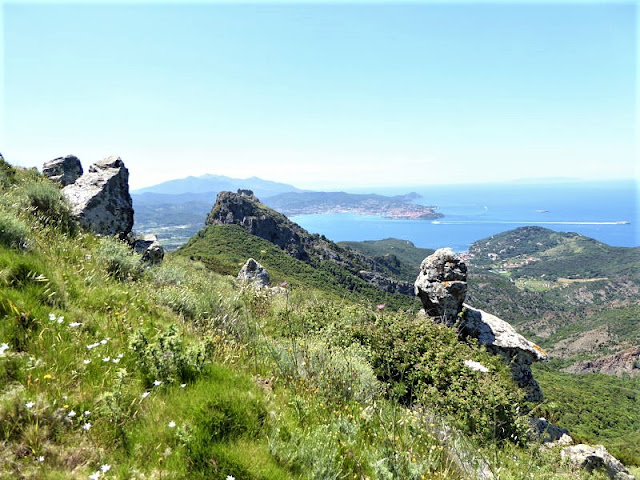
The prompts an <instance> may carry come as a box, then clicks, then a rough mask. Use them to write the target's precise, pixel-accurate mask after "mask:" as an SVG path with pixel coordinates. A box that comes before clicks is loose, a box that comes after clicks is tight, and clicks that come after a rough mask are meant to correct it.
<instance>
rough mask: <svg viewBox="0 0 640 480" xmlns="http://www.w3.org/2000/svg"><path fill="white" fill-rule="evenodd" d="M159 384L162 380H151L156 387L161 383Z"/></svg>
mask: <svg viewBox="0 0 640 480" xmlns="http://www.w3.org/2000/svg"><path fill="white" fill-rule="evenodd" d="M161 384H162V382H161V381H160V380H154V381H153V385H154V386H156V387H157V386H158V385H161Z"/></svg>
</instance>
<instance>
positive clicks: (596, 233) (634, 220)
mask: <svg viewBox="0 0 640 480" xmlns="http://www.w3.org/2000/svg"><path fill="white" fill-rule="evenodd" d="M409 191H415V192H417V193H419V194H420V195H422V197H421V198H420V199H418V200H417V203H420V204H422V205H433V206H436V207H437V211H438V212H440V213H442V214H443V215H444V217H443V218H441V219H438V220H436V221H430V220H397V219H389V218H384V217H380V216H375V215H357V214H350V213H329V214H313V215H297V216H294V217H292V220H293V221H294V222H296V223H298V224H300V225H301V226H302V227H303V228H305V229H306V230H308V231H309V232H312V233H319V234H323V235H325V236H326V237H327V238H329V239H331V240H333V241H336V242H339V241H363V240H380V239H384V238H390V237H393V238H401V239H404V240H409V241H411V242H413V243H414V244H415V245H416V246H418V247H423V248H440V247H451V248H453V249H454V250H455V251H458V252H462V251H466V250H467V249H468V248H469V246H470V245H471V243H473V242H474V241H476V240H479V239H482V238H485V237H489V236H491V235H495V234H497V233H500V232H503V231H506V230H511V229H514V228H517V227H521V226H530V225H537V226H541V227H545V228H549V229H552V230H555V231H560V232H576V233H579V234H581V235H584V236H587V237H591V238H595V239H596V240H599V241H601V242H603V243H607V244H609V245H613V246H620V247H635V246H638V245H640V237H639V231H638V224H639V221H640V218H639V210H638V204H639V200H640V199H639V197H638V188H637V184H636V182H634V181H617V182H573V183H560V184H554V183H551V184H538V185H535V184H534V185H531V184H517V183H514V184H495V185H437V186H414V187H408V188H407V187H405V188H403V189H398V188H389V189H377V190H376V191H374V192H367V193H380V194H385V195H394V194H400V193H408V192H409ZM354 193H355V192H354ZM358 193H361V192H358ZM617 222H629V223H624V224H623V223H617Z"/></svg>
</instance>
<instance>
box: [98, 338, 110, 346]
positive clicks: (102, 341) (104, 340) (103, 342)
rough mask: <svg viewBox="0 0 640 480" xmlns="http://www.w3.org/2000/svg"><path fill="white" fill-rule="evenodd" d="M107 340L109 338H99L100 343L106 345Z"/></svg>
mask: <svg viewBox="0 0 640 480" xmlns="http://www.w3.org/2000/svg"><path fill="white" fill-rule="evenodd" d="M108 341H109V339H108V338H105V339H103V340H100V343H101V344H102V345H106V344H107V342H108Z"/></svg>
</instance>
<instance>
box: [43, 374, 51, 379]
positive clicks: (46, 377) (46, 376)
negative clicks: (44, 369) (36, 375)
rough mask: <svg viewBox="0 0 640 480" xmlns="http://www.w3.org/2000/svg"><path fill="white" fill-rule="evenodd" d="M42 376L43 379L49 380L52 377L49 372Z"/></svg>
mask: <svg viewBox="0 0 640 480" xmlns="http://www.w3.org/2000/svg"><path fill="white" fill-rule="evenodd" d="M42 378H44V379H45V380H50V379H51V378H53V377H52V376H51V374H49V373H47V374H46V375H45V376H44V377H42Z"/></svg>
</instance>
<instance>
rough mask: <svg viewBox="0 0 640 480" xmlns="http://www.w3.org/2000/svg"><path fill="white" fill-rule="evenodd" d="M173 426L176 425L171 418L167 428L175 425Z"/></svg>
mask: <svg viewBox="0 0 640 480" xmlns="http://www.w3.org/2000/svg"><path fill="white" fill-rule="evenodd" d="M175 426H176V422H174V421H173V420H171V421H170V422H169V428H173V427H175Z"/></svg>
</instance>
